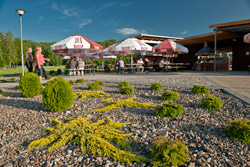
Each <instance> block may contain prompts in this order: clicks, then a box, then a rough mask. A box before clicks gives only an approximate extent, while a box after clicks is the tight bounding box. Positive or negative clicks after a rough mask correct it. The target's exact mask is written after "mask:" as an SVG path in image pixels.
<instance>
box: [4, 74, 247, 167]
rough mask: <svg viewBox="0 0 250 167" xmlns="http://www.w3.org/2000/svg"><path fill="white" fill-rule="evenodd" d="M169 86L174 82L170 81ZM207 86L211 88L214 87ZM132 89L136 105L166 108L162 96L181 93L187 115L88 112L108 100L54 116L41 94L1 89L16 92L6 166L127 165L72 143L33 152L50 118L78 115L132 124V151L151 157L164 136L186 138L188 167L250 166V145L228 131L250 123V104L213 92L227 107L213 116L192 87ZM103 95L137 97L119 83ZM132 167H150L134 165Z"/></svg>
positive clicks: (7, 105)
mask: <svg viewBox="0 0 250 167" xmlns="http://www.w3.org/2000/svg"><path fill="white" fill-rule="evenodd" d="M121 80H122V78H121ZM132 80H133V79H132ZM132 80H131V82H132ZM148 80H149V81H145V82H155V80H156V79H154V78H148ZM158 80H161V77H159V79H158ZM163 80H164V79H163ZM163 80H162V81H163ZM186 80H189V82H190V83H189V84H191V83H192V84H193V82H196V84H198V83H197V82H202V81H192V78H190V77H187V78H186V79H183V80H182V82H184V83H185V81H186ZM118 81H119V80H118ZM128 81H130V80H128ZM133 81H134V80H133ZM165 81H166V82H168V83H171V82H172V81H171V80H170V79H169V78H168V79H165ZM89 82H90V81H87V82H86V83H83V84H76V85H75V86H73V89H74V91H84V90H86V88H87V83H89ZM157 82H158V81H157ZM204 82H206V83H207V84H208V86H209V84H213V83H210V82H209V81H204ZM206 83H202V85H204V84H206ZM132 86H133V87H135V95H133V96H136V97H137V98H136V100H135V101H138V102H150V103H154V104H162V103H163V100H162V99H161V98H160V95H161V94H162V93H163V91H164V90H171V91H176V92H178V93H179V96H180V99H179V100H177V101H176V102H177V103H180V104H183V105H184V107H185V108H186V110H185V111H184V112H183V114H182V115H181V116H179V117H178V118H175V119H170V118H159V117H156V116H155V115H154V113H153V111H152V109H145V108H116V109H115V110H112V111H107V112H105V113H91V114H89V113H87V112H86V111H90V110H93V109H97V108H101V107H103V106H104V104H102V103H101V101H102V100H103V99H104V98H101V99H100V98H88V99H84V100H82V101H78V100H76V99H75V100H74V103H73V106H72V107H71V108H70V109H68V110H66V111H62V112H58V113H50V112H47V111H46V109H45V108H44V106H43V104H42V96H41V95H39V96H37V97H34V98H23V97H22V95H21V93H20V91H19V90H16V89H14V88H12V87H7V88H1V89H2V90H3V91H7V92H11V93H10V94H9V95H8V96H7V97H0V112H1V117H0V139H1V140H0V166H6V167H7V166H107V167H108V166H120V167H121V166H123V165H120V164H118V163H117V162H114V161H113V160H112V159H111V158H106V157H97V156H94V155H90V154H83V153H81V151H80V148H79V146H74V145H71V144H68V145H66V146H64V147H62V148H60V149H58V150H57V151H54V152H53V153H48V152H47V149H46V148H44V149H41V150H36V151H33V152H28V151H27V146H28V144H29V143H30V142H31V141H33V140H36V139H40V138H42V137H44V136H46V133H45V132H44V131H43V128H44V127H48V126H51V123H50V122H49V120H50V119H52V118H57V119H59V120H63V119H64V118H72V117H78V116H82V117H89V119H90V120H91V121H97V120H98V119H104V118H111V119H112V120H114V121H117V122H130V123H131V125H126V126H124V127H123V128H122V130H123V131H124V132H126V133H134V135H133V136H132V137H130V139H131V140H132V139H135V140H136V141H137V142H138V143H135V144H134V145H133V148H132V150H133V152H134V153H136V154H140V155H144V156H147V157H148V156H149V150H148V147H147V146H148V145H149V144H150V143H152V141H153V137H154V136H159V135H163V136H166V137H167V138H169V139H175V138H176V139H180V140H182V141H184V142H185V143H186V144H187V145H188V150H189V151H190V158H189V162H187V163H186V164H185V165H184V166H190V167H191V166H240V167H241V166H250V154H249V151H250V145H243V144H241V143H237V142H234V141H232V140H230V139H229V138H228V137H227V135H226V132H225V127H226V126H227V125H228V121H229V120H230V119H233V120H234V119H237V118H250V106H249V105H246V104H243V103H242V102H241V101H240V100H238V99H236V98H234V97H232V96H230V95H227V94H224V93H222V92H221V91H220V90H212V91H211V93H210V94H211V95H214V96H216V97H220V98H221V99H222V101H223V102H224V104H223V107H222V109H221V110H220V111H208V110H205V109H202V108H201V106H200V100H201V99H202V98H204V96H203V95H194V94H192V93H191V89H190V88H176V87H164V90H162V91H159V92H156V93H154V92H151V91H150V89H149V86H145V85H132ZM101 90H102V91H104V92H105V93H108V94H110V95H111V96H112V97H113V98H114V99H118V98H122V99H125V98H128V97H131V96H127V95H120V94H119V93H118V87H117V84H116V83H106V85H105V86H103V87H102V88H101ZM125 166H126V165H125ZM132 166H150V165H149V164H136V163H134V164H132Z"/></svg>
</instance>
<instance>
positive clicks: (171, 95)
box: [161, 91, 179, 101]
mask: <svg viewBox="0 0 250 167" xmlns="http://www.w3.org/2000/svg"><path fill="white" fill-rule="evenodd" d="M161 98H162V99H163V100H173V101H175V100H178V99H179V94H178V93H177V92H172V91H165V92H164V93H163V94H162V96H161Z"/></svg>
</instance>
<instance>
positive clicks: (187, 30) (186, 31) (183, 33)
mask: <svg viewBox="0 0 250 167" xmlns="http://www.w3.org/2000/svg"><path fill="white" fill-rule="evenodd" d="M188 33H189V29H186V30H184V31H183V32H181V33H180V34H182V35H185V34H188Z"/></svg>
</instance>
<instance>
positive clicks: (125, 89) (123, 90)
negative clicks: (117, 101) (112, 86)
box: [119, 86, 135, 95]
mask: <svg viewBox="0 0 250 167" xmlns="http://www.w3.org/2000/svg"><path fill="white" fill-rule="evenodd" d="M134 92H135V89H134V88H133V87H132V86H127V87H126V86H123V87H120V88H119V93H120V94H126V95H133V94H134Z"/></svg>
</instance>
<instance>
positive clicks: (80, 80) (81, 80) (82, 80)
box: [76, 79, 84, 83]
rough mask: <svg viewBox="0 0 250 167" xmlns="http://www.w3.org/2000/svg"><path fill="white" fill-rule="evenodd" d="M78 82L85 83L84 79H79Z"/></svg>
mask: <svg viewBox="0 0 250 167" xmlns="http://www.w3.org/2000/svg"><path fill="white" fill-rule="evenodd" d="M76 83H84V79H77V80H76Z"/></svg>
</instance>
